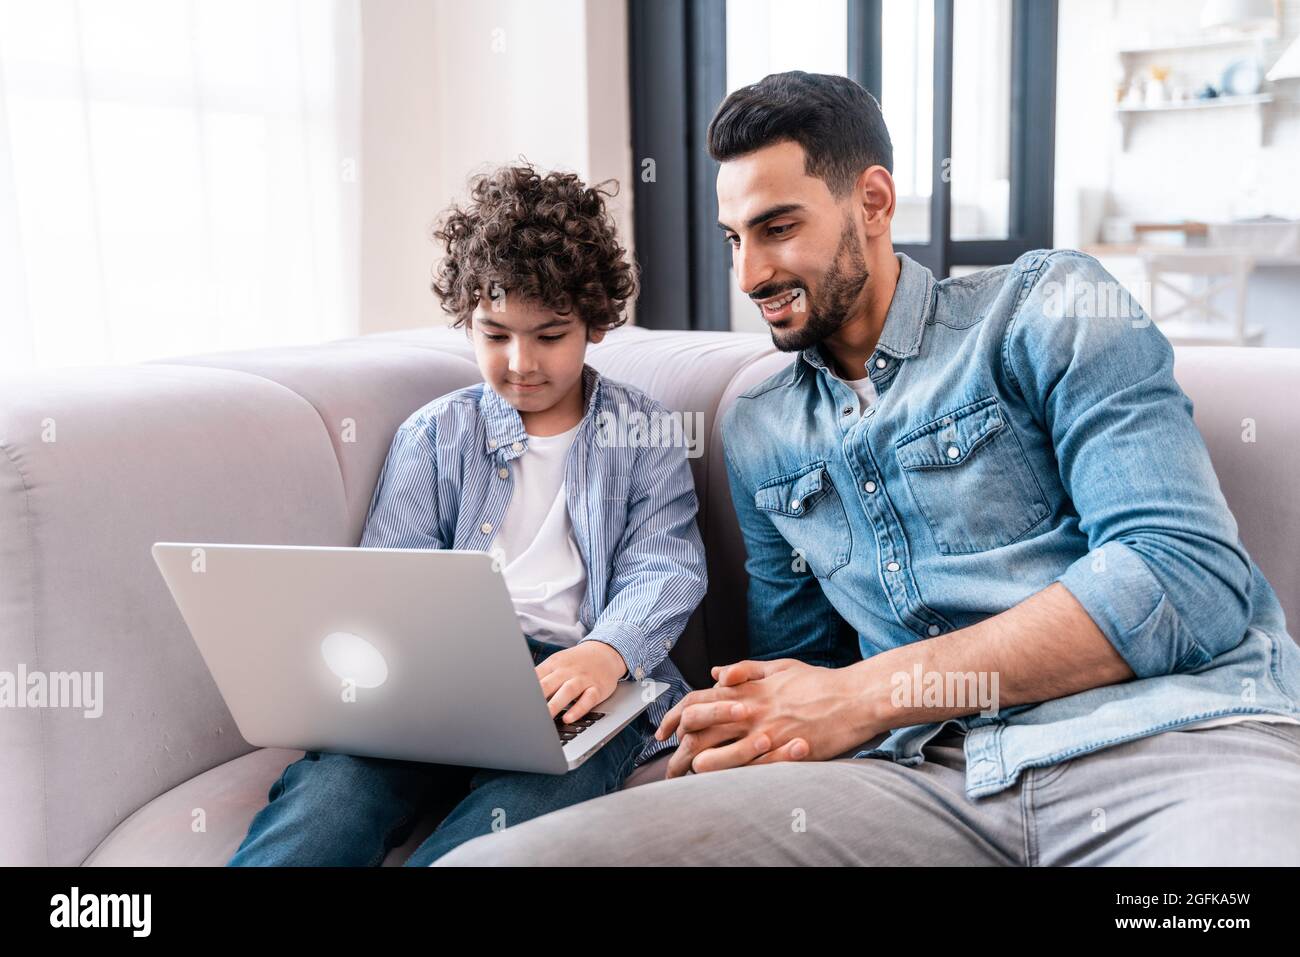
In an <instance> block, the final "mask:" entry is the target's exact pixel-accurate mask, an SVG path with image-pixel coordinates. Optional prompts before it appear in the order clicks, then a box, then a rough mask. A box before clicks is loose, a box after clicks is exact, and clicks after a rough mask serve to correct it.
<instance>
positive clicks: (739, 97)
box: [709, 70, 894, 197]
mask: <svg viewBox="0 0 1300 957" xmlns="http://www.w3.org/2000/svg"><path fill="white" fill-rule="evenodd" d="M782 140H793V141H794V142H796V143H798V144H799V145H800V146H802V147H803V150H804V153H805V154H806V156H807V159H806V160H805V163H804V171H805V172H806V173H807V174H808V175H809V176H816V177H818V178H819V179H821V180H823V181H824V182H825V183H826V186H827V187H828V188H829V189H830V191H831V193H832V194H833V195H834V196H837V197H842V196H844V195H845V194H846V193H848V192H849V190H851V189H852V188H853V184H854V183H856V182H857V179H858V174H859V173H861V172H862V171H863V170H864V169H866V168H867V167H869V166H883V167H884V168H885V169H887V170H889V171H890V172H891V173H892V172H893V171H894V147H893V144H891V143H890V141H889V130H888V129H887V128H886V127H885V118H884V117H883V116H881V114H880V104H879V103H877V102H876V98H875V97H874V96H872V95H871V94H870V93H868V92H867V91H866V90H864V89H863V88H862V87H861V86H859V85H858V84H857V83H854V82H853V81H852V80H850V79H849V78H848V77H844V76H835V75H833V74H828V73H804V72H803V71H802V70H792V71H790V72H789V73H772V74H770V75H768V76H765V77H763V79H761V80H759V81H758V82H757V83H752V84H750V85H749V86H746V87H742V88H740V89H739V90H736V91H735V92H734V93H732V94H731V95H730V96H728V97H727V98H726V99H725V100H723V102H722V105H721V106H720V107H718V112H717V113H715V114H714V116H713V119H712V121H710V123H709V155H710V156H712V157H713V158H714V159H715V160H717V161H718V162H720V163H721V162H725V161H726V160H729V159H734V158H735V157H737V156H743V155H745V154H746V153H752V152H753V151H754V150H757V149H762V148H763V147H765V146H770V145H771V144H773V143H778V142H781V141H782Z"/></svg>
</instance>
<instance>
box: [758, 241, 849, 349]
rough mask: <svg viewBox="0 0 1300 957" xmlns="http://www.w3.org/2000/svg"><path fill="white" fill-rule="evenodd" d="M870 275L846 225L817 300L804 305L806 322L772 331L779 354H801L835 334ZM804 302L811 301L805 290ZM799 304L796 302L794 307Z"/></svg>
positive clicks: (818, 292) (846, 318)
mask: <svg viewBox="0 0 1300 957" xmlns="http://www.w3.org/2000/svg"><path fill="white" fill-rule="evenodd" d="M870 275H871V274H870V273H869V272H868V271H867V263H866V260H865V259H863V257H862V244H861V243H859V242H858V234H857V232H856V231H855V230H854V228H853V225H852V223H849V222H845V224H844V229H843V231H842V232H841V233H840V244H839V246H837V247H836V249H835V258H834V259H833V260H832V261H831V268H830V271H829V272H827V273H826V275H825V277H824V278H823V279H822V281H821V284H820V286H819V288H818V290H817V295H816V298H814V299H812V301H811V302H809V303H808V305H807V308H808V321H807V322H805V323H804V324H803V326H801V327H800V328H798V329H795V330H793V331H790V332H783V331H781V330H779V329H777V328H776V327H775V326H773V327H771V332H772V344H773V345H774V346H776V347H777V348H778V349H780V350H781V351H782V352H801V351H803V350H804V349H807V348H808V347H809V346H814V345H816V344H817V343H819V342H821V341H822V340H823V339H825V338H826V337H827V336H829V335H831V334H832V333H834V332H835V331H836V330H838V329H839V328H840V326H842V325H844V323H846V322H847V321H848V319H849V310H850V309H852V308H853V303H854V301H855V300H856V299H857V298H858V296H859V295H860V294H861V292H862V288H863V286H865V285H866V283H867V279H868V278H869V277H870ZM804 298H805V299H809V298H811V297H809V296H808V295H807V290H804ZM798 303H799V300H797V299H796V300H795V304H796V305H798Z"/></svg>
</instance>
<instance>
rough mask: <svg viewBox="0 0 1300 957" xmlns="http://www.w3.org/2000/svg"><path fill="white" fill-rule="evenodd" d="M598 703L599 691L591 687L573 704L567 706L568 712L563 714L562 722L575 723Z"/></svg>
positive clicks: (593, 686)
mask: <svg viewBox="0 0 1300 957" xmlns="http://www.w3.org/2000/svg"><path fill="white" fill-rule="evenodd" d="M598 701H600V689H599V688H597V687H596V686H595V685H592V686H590V687H589V688H588V689H587V690H586V691H584V692H583V693H582V694H581V695H580V696H579V698H578V700H577V701H575V702H573V704H571V705H570V706H569V710H568V711H566V712H564V718H563V719H562V720H563V721H565V722H566V723H568V722H570V721H577V720H578V719H579V718H581V717H582V716H583V715H584V714H586V713H587V712H588V711H590V710H591V709H592V708H594V707H595V706H596V703H597V702H598Z"/></svg>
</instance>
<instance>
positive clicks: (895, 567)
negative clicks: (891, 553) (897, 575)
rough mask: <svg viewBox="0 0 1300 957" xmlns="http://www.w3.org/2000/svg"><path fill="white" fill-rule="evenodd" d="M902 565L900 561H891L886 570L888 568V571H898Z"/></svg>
mask: <svg viewBox="0 0 1300 957" xmlns="http://www.w3.org/2000/svg"><path fill="white" fill-rule="evenodd" d="M901 567H902V566H901V565H899V564H898V562H890V563H889V564H888V565H886V566H885V570H886V571H891V572H896V571H898V570H899V569H900V568H901Z"/></svg>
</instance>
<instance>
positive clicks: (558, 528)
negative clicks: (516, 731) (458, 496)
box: [493, 422, 587, 647]
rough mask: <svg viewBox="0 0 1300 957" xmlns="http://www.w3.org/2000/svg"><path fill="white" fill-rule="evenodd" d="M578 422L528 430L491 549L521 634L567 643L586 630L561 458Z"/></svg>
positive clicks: (582, 581) (583, 577)
mask: <svg viewBox="0 0 1300 957" xmlns="http://www.w3.org/2000/svg"><path fill="white" fill-rule="evenodd" d="M581 425H582V423H581V422H579V423H578V425H575V426H574V427H573V428H571V429H569V431H567V432H562V433H560V434H559V435H529V436H528V448H527V449H525V451H524V453H523V454H522V455H520V456H519V457H518V458H516V459H515V460H514V461H513V462H511V463H510V468H511V469H512V471H513V473H514V474H513V478H514V487H513V489H512V491H511V495H510V504H509V506H507V508H506V514H505V518H504V519H503V520H502V522H501V530H500V532H498V534H497V538H496V542H495V544H494V546H493V548H494V549H495V548H500V549H501V552H500V553H499V558H500V561H501V566H502V568H501V573H502V575H503V576H504V577H505V580H506V586H507V588H509V590H510V598H511V600H512V601H513V602H514V606H515V614H516V615H517V616H518V618H519V626H520V628H522V629H523V632H524V634H526V635H531V636H532V637H534V638H536V639H537V640H538V641H548V642H551V643H552V644H557V645H564V646H566V647H568V646H570V645H574V644H577V643H578V641H579V640H580V639H582V638H583V637H584V636H585V634H586V629H584V628H583V626H582V623H581V622H580V621H578V612H579V609H580V608H581V607H582V599H583V596H584V595H585V594H586V591H587V568H586V566H585V565H584V564H583V563H582V553H581V552H579V551H578V543H577V540H576V539H575V538H574V535H573V523H572V522H571V521H570V519H569V510H568V508H567V506H566V499H567V494H566V493H567V489H566V487H565V484H564V462H565V459H566V458H567V457H568V454H569V447H570V446H571V445H572V444H573V439H574V437H575V436H576V435H577V434H578V428H579V426H581Z"/></svg>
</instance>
